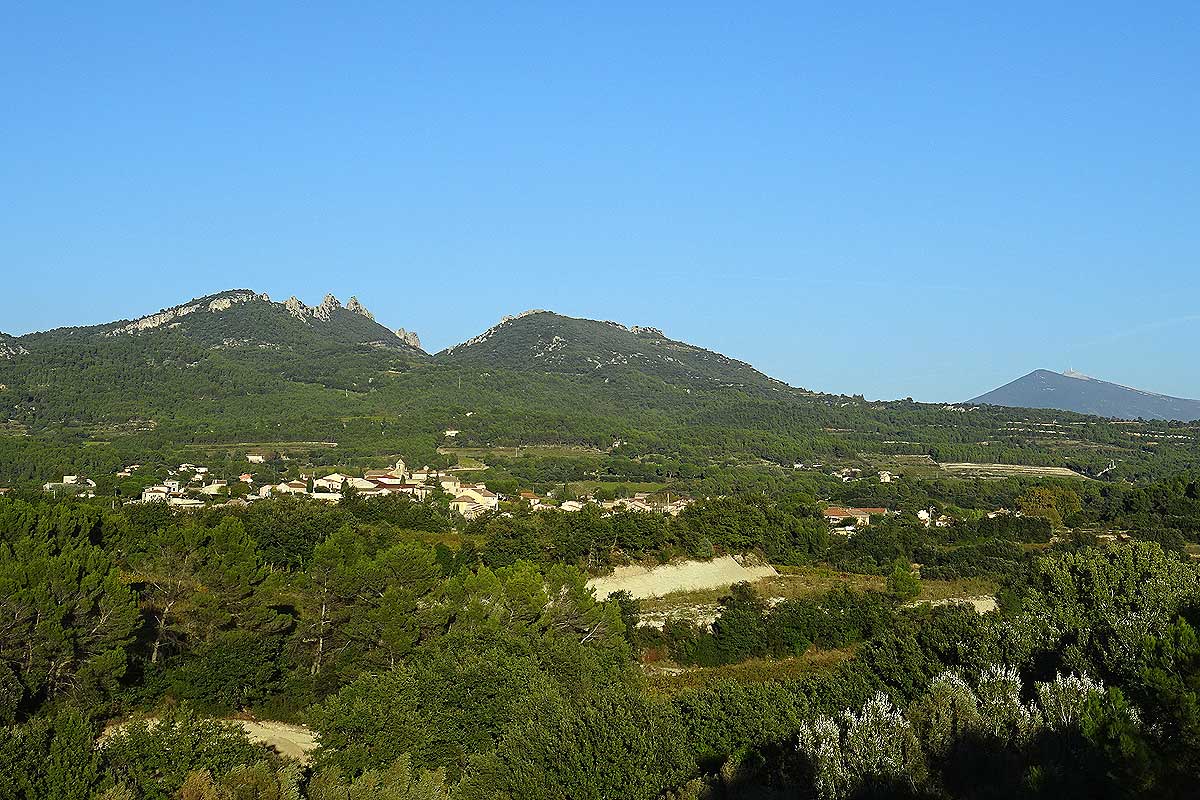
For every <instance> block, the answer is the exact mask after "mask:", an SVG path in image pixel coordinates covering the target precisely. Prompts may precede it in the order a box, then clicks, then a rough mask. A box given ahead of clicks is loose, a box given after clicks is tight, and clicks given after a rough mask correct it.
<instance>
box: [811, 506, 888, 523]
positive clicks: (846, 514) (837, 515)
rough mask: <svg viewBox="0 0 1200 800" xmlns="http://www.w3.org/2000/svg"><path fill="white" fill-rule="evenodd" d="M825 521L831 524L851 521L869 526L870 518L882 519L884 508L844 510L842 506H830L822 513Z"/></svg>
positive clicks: (885, 512)
mask: <svg viewBox="0 0 1200 800" xmlns="http://www.w3.org/2000/svg"><path fill="white" fill-rule="evenodd" d="M823 513H824V515H825V519H826V520H828V521H829V522H830V523H832V524H837V523H840V522H841V521H842V520H844V519H853V520H854V522H855V524H856V525H870V524H871V517H882V516H884V515H886V514H887V513H888V512H887V509H886V508H846V507H844V506H830V507H829V508H827V509H825V511H824V512H823Z"/></svg>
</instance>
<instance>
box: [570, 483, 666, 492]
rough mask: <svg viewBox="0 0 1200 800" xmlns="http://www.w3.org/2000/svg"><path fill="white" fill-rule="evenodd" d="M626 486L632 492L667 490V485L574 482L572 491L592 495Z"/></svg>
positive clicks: (571, 485)
mask: <svg viewBox="0 0 1200 800" xmlns="http://www.w3.org/2000/svg"><path fill="white" fill-rule="evenodd" d="M618 486H624V487H625V488H626V489H628V490H629V491H630V492H650V493H654V492H661V491H662V490H663V489H666V488H667V484H665V483H637V482H636V481H572V482H571V484H570V487H571V491H573V492H575V493H576V494H581V495H583V494H592V493H593V492H595V491H596V490H597V489H616V488H617V487H618Z"/></svg>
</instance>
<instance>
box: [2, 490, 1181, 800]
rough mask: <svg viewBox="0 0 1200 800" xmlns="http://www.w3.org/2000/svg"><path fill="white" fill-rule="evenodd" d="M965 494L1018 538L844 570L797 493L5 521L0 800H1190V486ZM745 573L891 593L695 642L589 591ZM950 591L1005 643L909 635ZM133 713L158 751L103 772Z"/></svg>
mask: <svg viewBox="0 0 1200 800" xmlns="http://www.w3.org/2000/svg"><path fill="white" fill-rule="evenodd" d="M884 488H887V489H889V490H890V489H891V487H884ZM953 490H954V491H953V492H952V494H953V495H954V496H955V499H957V500H958V501H959V502H961V503H963V504H971V503H974V504H977V505H983V506H986V505H989V504H991V503H993V502H995V501H996V500H998V499H1002V500H1004V501H1005V502H1008V503H1010V504H1012V505H1014V506H1024V507H1025V508H1027V509H1028V510H1029V512H1030V513H1029V515H1028V516H1026V517H1018V518H1011V519H1003V518H997V519H989V518H987V517H986V516H982V515H970V514H965V515H964V517H966V519H963V520H962V521H960V522H959V523H957V524H956V525H953V526H951V527H948V528H943V529H926V528H924V527H922V526H920V525H919V523H918V522H917V520H916V518H915V517H912V516H911V515H910V514H907V513H906V514H901V515H900V516H898V517H895V518H892V519H890V520H889V521H887V522H885V523H883V524H878V525H873V526H871V527H870V528H868V529H864V530H863V531H862V532H860V533H859V534H858V535H856V536H854V537H850V538H845V537H839V536H837V535H831V534H830V533H829V532H828V530H827V526H826V525H825V523H824V522H823V521H822V520H820V519H819V518H818V514H819V511H818V509H819V506H818V505H817V504H815V502H814V501H813V500H812V498H811V497H810V496H806V495H805V494H804V493H803V492H796V493H793V494H787V495H771V494H763V493H761V492H759V493H747V494H738V495H732V496H724V497H719V498H713V499H712V500H709V501H702V502H699V503H697V504H696V505H695V506H693V507H691V508H689V509H687V510H686V511H685V512H684V513H683V514H681V515H680V516H679V517H677V518H669V517H662V516H658V515H651V514H644V513H641V514H639V513H632V512H626V513H622V512H618V513H615V514H612V515H610V516H602V515H600V514H598V513H594V512H586V513H577V514H563V513H554V512H543V513H540V514H533V513H512V514H507V513H502V514H494V515H489V516H486V517H484V518H481V519H479V520H477V521H475V522H473V523H471V524H469V525H465V524H463V523H462V522H461V520H454V519H453V518H451V517H449V516H447V515H446V513H445V512H444V511H443V510H439V508H438V507H436V506H431V505H428V504H422V503H417V502H414V501H410V500H408V499H407V498H405V497H401V496H393V497H386V498H370V499H356V498H351V499H350V500H349V501H347V502H346V503H343V504H341V505H339V506H335V507H329V506H323V505H320V504H317V503H313V502H311V501H306V500H302V499H291V498H280V499H276V500H271V501H264V502H261V503H258V504H254V505H252V506H250V507H248V508H238V507H223V508H213V509H210V510H208V511H205V512H203V513H200V514H185V513H180V512H172V511H171V510H169V509H167V508H165V507H163V506H161V505H148V506H136V505H135V506H124V507H119V508H117V509H113V508H111V506H110V504H105V503H104V502H103V501H101V500H96V501H91V502H81V501H71V500H63V501H49V500H45V499H41V498H38V497H37V496H35V495H30V496H29V497H28V498H26V499H22V498H10V499H0V597H3V601H2V602H3V603H4V619H5V620H6V622H5V625H4V626H3V629H2V630H0V670H2V672H0V714H2V715H3V717H4V723H5V727H4V728H3V732H2V733H0V765H2V767H3V769H0V796H3V797H13V798H59V797H63V798H93V797H105V798H173V797H183V798H243V797H254V798H257V797H264V798H267V797H272V798H274V797H278V798H284V797H307V798H335V797H336V798H345V797H368V798H375V797H378V798H393V797H401V798H418V797H419V798H438V797H446V798H499V797H513V798H515V797H560V798H581V797H594V798H613V797H628V798H659V797H661V798H722V797H763V798H769V797H795V796H813V797H829V798H833V797H867V796H879V797H885V796H886V797H894V796H909V797H930V798H958V797H963V798H966V797H1001V796H1004V797H1010V796H1028V797H1043V796H1047V797H1048V796H1064V795H1065V796H1068V797H1133V796H1144V795H1146V794H1154V796H1160V797H1186V796H1190V795H1189V792H1190V791H1191V790H1192V789H1193V788H1194V784H1193V782H1194V779H1195V775H1196V774H1197V772H1196V771H1197V769H1198V768H1200V701H1198V698H1200V695H1198V692H1200V640H1198V639H1197V636H1196V633H1195V626H1196V625H1197V624H1200V568H1198V566H1197V565H1196V563H1195V562H1194V560H1193V559H1192V558H1190V557H1189V556H1188V555H1187V553H1186V550H1187V547H1188V544H1189V543H1190V542H1194V541H1195V539H1196V535H1195V534H1196V529H1197V521H1198V520H1200V494H1198V490H1197V482H1196V478H1195V476H1181V477H1179V478H1176V479H1171V480H1166V481H1162V482H1158V483H1155V484H1151V485H1148V486H1146V487H1129V486H1121V485H1112V486H1102V485H1099V484H1094V483H1092V484H1082V483H1079V482H1060V483H1055V482H1049V483H1047V482H1045V481H1010V482H1002V483H996V482H984V481H978V482H960V483H958V484H957V485H955V486H954V487H953ZM844 491H846V492H847V493H849V492H851V491H853V489H852V487H851V485H847V486H846V488H845V490H844ZM912 491H914V492H915V493H916V494H918V495H919V500H920V501H921V502H924V501H925V500H926V499H927V498H929V497H931V496H937V491H936V487H934V486H933V485H932V484H928V485H924V486H920V485H918V486H915V487H913V489H912ZM949 499H950V496H949V494H948V495H945V496H942V497H940V498H939V501H940V502H943V503H947V502H949ZM1064 512H1065V514H1066V517H1065V521H1064V522H1063V523H1061V524H1060V523H1059V522H1058V521H1057V520H1056V521H1055V522H1054V523H1051V518H1052V517H1054V516H1055V515H1058V519H1064V518H1063V516H1062V515H1063V513H1064ZM972 517H974V518H972ZM1064 524H1065V525H1067V526H1069V527H1062V525H1064ZM1099 528H1105V529H1122V530H1127V531H1129V532H1130V533H1131V534H1132V537H1133V538H1131V539H1130V540H1128V541H1126V542H1107V543H1106V542H1100V541H1098V540H1097V539H1096V538H1095V536H1094V535H1092V534H1089V533H1088V531H1089V530H1097V529H1099ZM1168 532H1169V533H1168ZM746 551H756V552H760V553H762V554H764V555H767V554H769V555H770V557H771V558H772V559H773V560H775V561H777V562H779V563H792V564H797V565H803V564H817V563H834V564H839V565H840V566H841V567H842V568H844V569H847V570H849V571H852V572H855V573H858V574H863V575H879V576H884V577H886V588H884V589H881V590H879V591H875V590H866V591H863V590H859V589H854V588H850V587H849V586H839V587H834V588H832V589H831V590H829V591H827V592H825V593H822V594H818V595H815V596H813V597H811V598H805V599H800V598H798V599H795V600H789V601H785V602H783V603H778V604H775V605H773V606H768V605H767V604H765V603H764V602H763V599H762V598H761V597H759V596H757V595H756V594H755V592H754V590H753V589H752V588H751V587H750V586H748V585H741V586H735V587H734V588H733V590H732V591H731V592H729V593H728V594H727V595H726V596H724V597H722V598H721V600H720V613H719V615H718V617H717V619H716V621H715V622H714V623H713V624H712V626H711V627H710V628H706V627H691V626H689V625H688V624H686V623H683V622H675V623H671V624H668V625H667V626H666V627H665V628H664V629H661V630H656V629H654V628H646V627H640V626H638V617H639V614H640V609H639V603H638V601H636V600H633V599H632V598H629V597H628V596H623V595H615V596H613V597H611V598H609V599H608V600H607V601H603V602H600V601H597V600H596V599H595V598H594V596H593V595H592V593H591V592H590V591H589V590H588V589H587V588H586V586H585V582H586V580H587V573H588V571H603V569H605V568H606V566H607V565H610V564H612V563H616V562H617V561H619V560H620V559H624V558H629V557H638V558H650V559H666V558H670V557H672V556H673V555H693V556H706V555H709V556H710V555H712V554H714V553H719V552H746ZM914 563H920V564H922V567H921V569H920V573H919V574H917V573H915V572H913V571H912V568H911V566H910V565H912V564H914ZM946 569H951V570H955V571H956V572H955V574H965V573H968V572H971V573H972V574H980V573H982V574H987V575H989V576H991V577H993V578H995V579H996V580H998V581H999V582H1000V583H1001V589H1000V591H999V593H998V595H999V597H1000V599H1001V607H1000V609H999V611H997V612H993V613H990V614H985V615H979V614H976V613H975V612H974V611H973V610H970V609H969V608H965V607H962V606H955V605H950V606H943V607H937V608H931V607H930V606H928V605H916V606H914V605H912V604H911V603H909V602H908V600H909V598H911V597H912V596H913V593H914V590H915V586H917V585H919V583H920V582H921V581H923V580H929V579H931V577H930V576H931V574H935V573H936V571H937V570H946ZM931 570H933V572H932V573H931ZM824 651H837V652H844V653H846V654H847V656H848V657H846V658H844V659H840V660H837V661H835V662H830V663H829V664H828V665H827V666H826V667H823V668H820V669H814V670H811V671H808V672H805V673H804V674H801V675H798V676H785V675H783V674H782V673H781V674H780V675H777V676H774V677H772V678H770V679H767V680H753V679H747V678H745V677H738V676H732V677H718V678H714V679H713V680H709V681H705V682H703V684H702V685H701V686H699V687H692V686H689V685H687V684H685V683H681V684H678V685H675V686H671V685H664V684H662V683H661V682H657V681H651V680H649V679H648V677H647V673H646V671H645V666H644V660H645V659H646V658H647V657H648V656H649V655H651V654H653V653H664V652H665V653H667V654H669V655H670V657H671V658H672V659H673V660H674V661H675V662H676V663H679V664H681V665H685V666H686V665H694V666H693V667H692V668H696V667H704V666H705V665H707V666H708V667H711V668H716V667H720V666H721V665H737V664H740V663H742V662H746V661H747V659H768V660H770V659H776V660H778V659H783V660H784V661H779V662H778V663H786V661H787V660H789V659H796V658H799V657H803V656H804V654H806V653H813V652H824ZM135 712H141V713H143V714H149V715H150V718H151V720H152V721H151V722H134V723H132V724H129V725H126V726H124V727H122V728H120V729H119V730H116V731H115V732H112V731H110V733H109V735H107V736H106V737H105V738H104V740H103V745H102V746H100V747H96V746H95V740H96V737H97V736H98V735H99V733H100V731H101V730H102V729H103V728H104V726H105V724H106V722H108V721H111V720H114V719H122V718H126V717H128V715H130V714H132V713H135ZM238 713H241V714H246V713H250V714H253V715H255V716H257V717H259V718H263V719H274V720H290V721H302V722H304V723H306V724H308V725H310V726H311V727H312V728H313V730H314V731H316V732H317V734H318V736H319V747H318V748H317V750H316V751H315V753H314V754H313V758H312V760H311V762H308V763H305V764H299V763H297V762H295V761H292V760H290V759H287V758H284V757H281V756H279V755H278V754H276V753H273V752H271V751H269V750H267V749H265V748H264V747H263V746H261V745H257V744H254V743H253V742H252V741H251V740H249V739H248V738H247V737H246V735H245V733H244V732H243V731H242V729H241V728H240V727H238V726H236V725H234V724H232V723H228V722H222V721H220V720H221V719H222V718H226V717H228V716H230V715H232V714H238ZM1080 765H1083V768H1081V766H1080ZM980 775H988V776H990V777H988V779H987V780H981V779H980V777H979V776H980Z"/></svg>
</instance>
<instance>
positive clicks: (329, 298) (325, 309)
mask: <svg viewBox="0 0 1200 800" xmlns="http://www.w3.org/2000/svg"><path fill="white" fill-rule="evenodd" d="M341 307H342V303H341V301H340V300H338V299H337V298H336V297H334V296H333V295H331V294H327V295H325V299H324V300H322V301H321V305H319V306H317V307H316V308H314V309H312V315H313V316H314V317H316V318H317V319H319V320H321V321H322V322H328V321H329V318H330V317H332V316H333V312H335V311H337V310H338V309H339V308H341Z"/></svg>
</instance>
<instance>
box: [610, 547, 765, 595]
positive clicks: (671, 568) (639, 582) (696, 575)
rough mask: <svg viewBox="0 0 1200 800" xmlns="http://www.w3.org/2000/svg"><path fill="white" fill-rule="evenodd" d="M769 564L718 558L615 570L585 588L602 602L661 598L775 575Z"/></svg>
mask: <svg viewBox="0 0 1200 800" xmlns="http://www.w3.org/2000/svg"><path fill="white" fill-rule="evenodd" d="M778 574H779V573H777V572H776V571H775V568H774V567H772V566H771V565H770V564H764V563H762V562H761V561H758V560H757V559H755V558H751V557H748V556H742V557H734V556H721V557H720V558H714V559H713V560H712V561H679V562H676V563H673V564H663V565H662V566H658V567H653V568H647V567H638V566H633V567H617V568H616V569H615V570H613V574H612V575H606V576H604V577H602V578H592V579H591V580H590V581H588V586H589V587H590V588H591V589H594V590H595V592H596V598H597V599H599V600H603V599H604V598H606V597H608V596H609V595H610V594H612V593H614V592H621V591H624V592H629V594H630V595H632V596H633V597H635V598H639V599H642V598H647V597H662V596H663V595H668V594H671V593H672V592H694V591H697V590H701V589H720V588H722V587H729V586H732V585H733V584H735V583H741V582H742V581H749V582H750V583H753V582H754V581H758V580H762V579H763V578H769V577H773V576H775V575H778Z"/></svg>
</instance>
